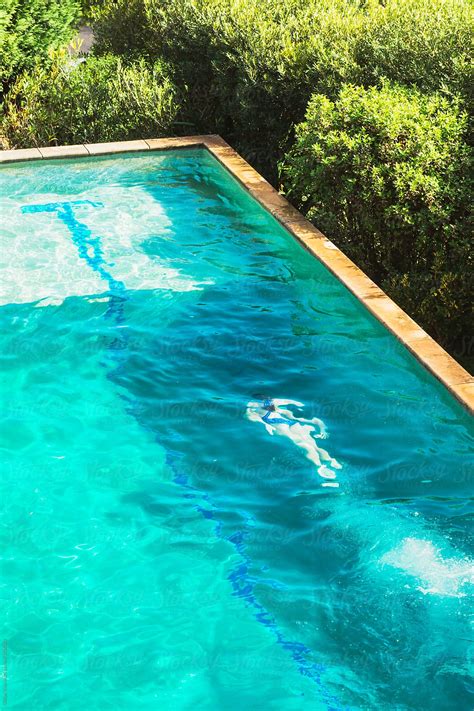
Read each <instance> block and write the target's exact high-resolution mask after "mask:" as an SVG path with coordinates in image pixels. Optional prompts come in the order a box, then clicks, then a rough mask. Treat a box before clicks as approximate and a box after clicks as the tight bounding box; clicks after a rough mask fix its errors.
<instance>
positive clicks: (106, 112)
mask: <svg viewBox="0 0 474 711" xmlns="http://www.w3.org/2000/svg"><path fill="white" fill-rule="evenodd" d="M175 95H176V91H175V88H174V86H173V84H172V82H171V81H170V79H169V78H168V76H167V73H166V70H165V69H164V67H163V66H162V64H161V63H160V62H156V63H155V64H154V65H153V66H152V67H149V66H147V65H146V64H145V63H144V61H143V60H139V61H137V62H136V63H134V64H130V65H128V66H126V65H124V63H123V61H122V60H121V59H120V58H119V57H113V56H103V57H97V58H95V57H91V58H88V59H87V60H81V59H79V60H78V59H70V58H69V57H68V55H67V54H64V53H60V54H59V56H57V57H56V58H55V59H54V61H53V64H52V66H51V67H48V68H47V69H44V68H42V67H40V66H37V67H35V69H34V70H33V71H31V72H29V73H27V74H23V75H22V76H21V77H20V78H19V79H18V80H17V81H16V83H15V84H14V85H13V87H12V89H11V91H10V92H9V95H8V97H7V100H6V102H5V107H4V120H3V130H4V132H5V134H6V135H7V136H8V139H9V142H11V143H13V144H14V145H15V146H18V147H22V146H32V145H33V146H34V145H39V146H41V145H43V146H44V145H61V144H65V143H66V144H67V143H93V142H99V141H116V140H127V139H133V138H151V137H156V136H162V135H165V134H169V133H172V132H173V128H172V124H173V121H174V119H175V116H176V114H177V111H178V104H177V101H176V98H175Z"/></svg>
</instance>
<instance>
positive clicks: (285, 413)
mask: <svg viewBox="0 0 474 711" xmlns="http://www.w3.org/2000/svg"><path fill="white" fill-rule="evenodd" d="M278 414H279V415H283V416H284V417H286V419H287V420H295V422H300V420H299V419H298V418H297V417H295V416H294V414H293V413H292V412H291V410H284V409H283V408H281V407H280V408H278Z"/></svg>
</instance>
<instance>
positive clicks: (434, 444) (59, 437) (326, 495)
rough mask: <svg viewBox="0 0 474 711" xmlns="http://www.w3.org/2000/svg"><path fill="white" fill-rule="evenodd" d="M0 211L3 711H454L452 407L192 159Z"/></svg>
mask: <svg viewBox="0 0 474 711" xmlns="http://www.w3.org/2000/svg"><path fill="white" fill-rule="evenodd" d="M0 194H1V213H2V218H3V219H2V224H1V239H2V246H3V251H2V270H3V271H2V278H1V286H2V294H1V297H0V298H1V302H0V303H1V307H0V322H1V333H2V342H3V345H2V398H3V403H4V408H3V409H4V419H3V420H2V423H1V450H0V451H1V458H2V462H1V472H2V473H1V478H0V481H1V498H0V501H1V514H2V515H1V518H0V524H1V526H0V530H1V536H2V546H1V587H0V604H1V616H2V620H3V639H4V640H5V641H6V650H7V661H8V685H7V692H8V706H9V707H10V708H15V709H16V708H18V709H35V710H38V709H53V708H54V709H67V710H68V711H69V710H71V709H84V708H87V709H91V710H94V709H98V710H99V709H100V710H101V711H103V710H105V709H124V710H125V709H126V710H133V709H153V710H156V709H160V711H165V710H168V709H169V710H173V711H175V710H178V711H181V710H183V711H185V710H186V711H187V710H188V709H194V708H199V709H209V710H216V709H218V710H220V709H223V710H225V711H227V710H228V709H229V710H232V709H241V708H248V709H282V710H284V711H287V710H291V709H310V710H311V711H318V710H319V709H321V710H322V709H370V710H372V709H374V710H375V709H376V710H377V711H379V710H385V709H389V710H393V709H396V710H400V711H401V710H408V709H410V710H414V711H415V710H416V711H424V710H426V711H442V710H443V711H444V710H446V711H448V710H449V711H452V710H453V709H457V710H458V711H470V709H472V706H473V696H472V692H473V686H472V682H471V681H470V671H472V662H473V644H472V641H473V632H472V628H471V627H470V625H469V620H470V613H471V612H472V594H473V583H472V558H473V555H474V554H473V542H472V515H473V511H474V505H473V500H472V483H473V478H474V477H473V439H472V434H473V430H472V420H471V419H470V417H469V416H468V414H467V413H466V412H465V411H464V410H463V409H462V408H461V406H460V405H458V403H457V402H455V401H454V400H453V399H452V398H451V396H450V395H449V394H448V393H447V391H446V390H445V389H444V388H443V387H442V386H441V385H439V383H438V382H437V381H435V380H434V379H433V378H432V377H431V376H430V375H429V374H428V373H427V372H426V371H425V370H424V369H423V368H422V367H421V366H420V365H419V364H418V363H417V362H416V361H415V360H414V359H413V357H411V356H410V355H409V354H408V353H407V352H406V351H405V349H404V348H403V347H402V346H401V345H400V344H399V343H398V342H397V341H396V340H395V339H394V338H393V337H392V336H391V335H390V334H389V333H388V332H387V331H386V330H385V329H384V328H383V327H382V326H381V325H380V324H379V323H378V322H377V321H376V320H375V319H374V318H372V317H371V316H370V314H369V313H368V312H367V311H366V310H365V309H364V308H363V307H362V306H361V305H360V303H359V302H358V301H357V300H356V299H355V298H354V297H353V296H352V295H351V294H350V293H349V292H348V291H347V290H346V289H345V288H344V287H343V286H342V285H341V284H340V283H339V282H338V281H337V280H336V279H335V278H334V277H333V276H332V275H331V274H330V273H329V272H328V271H327V270H326V269H325V268H324V267H323V266H322V265H321V264H320V263H319V262H317V261H316V260H315V259H314V258H313V257H311V256H310V255H309V254H307V253H306V252H305V250H304V249H303V248H302V247H301V246H300V245H299V244H297V243H296V242H295V241H294V240H293V239H292V238H291V237H290V236H289V235H288V234H287V233H286V232H285V231H284V230H283V229H282V228H281V227H280V226H279V225H278V224H277V223H276V222H275V221H274V220H273V218H271V217H270V216H269V215H268V214H267V213H266V212H265V211H264V210H263V209H262V208H261V207H260V206H259V205H258V204H256V203H255V202H254V201H253V200H252V199H250V198H249V197H248V195H247V194H246V193H245V192H244V190H243V189H242V188H241V187H240V186H239V185H238V184H237V183H236V182H235V181H234V180H233V178H231V177H230V176H229V175H228V174H227V173H226V171H225V170H224V169H223V168H222V167H221V166H220V165H219V164H218V163H217V162H216V161H215V160H214V159H213V158H212V157H211V156H210V155H209V154H208V153H207V152H205V151H204V150H187V151H176V152H170V153H165V154H153V153H149V154H128V155H121V156H116V157H101V158H94V159H83V160H74V161H69V160H67V161H65V160H61V161H43V162H38V163H27V164H14V165H10V166H5V167H2V168H1V170H0ZM264 397H267V398H277V399H278V398H280V399H291V400H295V401H300V402H301V403H303V404H304V408H299V407H297V406H289V410H291V411H292V412H293V414H294V416H296V417H298V418H301V417H303V416H304V417H306V418H308V419H311V418H314V417H316V418H318V419H320V420H322V422H323V423H324V426H325V427H326V428H327V433H328V435H329V436H328V438H327V439H325V440H324V441H322V440H320V439H318V440H314V441H315V442H316V441H317V443H318V447H319V451H321V448H324V449H325V450H326V451H327V452H328V453H329V455H330V457H331V458H334V459H336V460H337V462H338V463H339V464H340V468H339V469H337V470H336V469H334V472H333V474H334V478H331V479H329V478H325V477H324V476H321V475H320V474H319V473H318V471H317V467H316V466H315V464H314V463H312V462H311V461H309V460H308V459H307V458H306V457H305V452H304V451H303V449H302V448H301V447H300V446H298V443H296V442H295V441H291V439H290V436H278V433H277V432H274V433H273V434H271V433H270V432H268V431H267V429H266V427H265V426H263V424H262V422H261V421H258V419H257V420H252V419H251V418H250V419H249V417H248V416H247V415H248V414H249V411H248V410H247V405H248V403H249V402H251V401H258V402H261V400H262V398H264ZM270 429H271V428H270ZM287 429H288V431H289V432H290V431H291V432H295V431H297V430H298V427H297V428H296V430H295V429H294V428H287ZM318 431H319V428H318V427H315V430H314V432H313V435H314V434H316V433H317V432H318ZM313 435H311V436H313ZM329 468H331V465H329ZM325 483H326V484H327V483H333V484H334V483H336V484H338V486H337V487H336V486H333V487H327V486H324V484H325ZM470 665H471V667H470Z"/></svg>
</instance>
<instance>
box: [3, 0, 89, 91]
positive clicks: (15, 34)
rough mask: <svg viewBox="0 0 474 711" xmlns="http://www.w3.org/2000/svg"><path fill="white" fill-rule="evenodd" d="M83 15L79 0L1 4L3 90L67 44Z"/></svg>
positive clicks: (6, 1)
mask: <svg viewBox="0 0 474 711" xmlns="http://www.w3.org/2000/svg"><path fill="white" fill-rule="evenodd" d="M80 14H81V4H80V2H79V0H2V6H1V8H0V90H2V88H3V89H4V88H6V87H8V85H9V84H10V83H11V82H12V80H13V79H14V78H15V77H16V76H17V75H18V74H19V73H21V72H22V71H23V70H26V69H31V68H32V67H33V66H34V65H35V64H37V63H38V61H40V60H44V59H47V57H48V52H49V51H50V50H51V49H58V48H59V47H60V46H61V45H63V44H65V43H67V42H68V40H70V39H71V37H72V36H73V34H74V32H75V26H76V23H77V22H78V20H79V17H80Z"/></svg>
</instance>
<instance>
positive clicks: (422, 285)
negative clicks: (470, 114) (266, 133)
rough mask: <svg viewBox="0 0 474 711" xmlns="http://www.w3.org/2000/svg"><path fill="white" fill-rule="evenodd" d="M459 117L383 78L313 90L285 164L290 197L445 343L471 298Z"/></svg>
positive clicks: (467, 170)
mask: <svg viewBox="0 0 474 711" xmlns="http://www.w3.org/2000/svg"><path fill="white" fill-rule="evenodd" d="M466 125H467V116H466V114H465V113H464V112H463V111H461V110H460V109H459V107H458V106H456V105H452V104H451V103H450V102H449V101H448V100H447V99H446V98H445V97H442V96H440V95H439V94H434V95H424V94H422V93H420V92H419V91H417V90H414V89H412V90H409V89H406V88H401V87H397V86H391V85H388V84H384V85H383V86H382V87H381V88H375V87H372V88H369V89H364V88H361V87H354V86H349V85H346V86H344V87H343V88H342V89H341V91H340V94H339V97H338V98H337V100H335V101H331V100H330V99H328V98H327V97H326V96H323V95H320V94H318V95H315V96H313V97H312V99H311V101H310V103H309V106H308V110H307V113H306V120H305V122H304V123H302V124H301V125H300V126H298V128H297V140H296V143H295V146H294V147H293V148H292V150H291V151H290V152H289V154H288V156H287V159H286V162H285V165H284V178H285V181H286V185H287V188H288V194H289V197H290V198H292V199H293V200H294V201H295V202H296V203H297V204H298V205H299V206H300V207H301V209H302V210H303V211H304V212H305V213H306V214H307V216H308V217H309V218H310V219H311V220H313V221H315V222H316V223H317V225H318V226H319V227H320V228H321V229H323V230H324V231H325V232H326V233H327V234H328V236H330V237H331V238H332V239H334V241H335V242H336V243H337V244H338V245H339V246H340V247H341V248H343V249H344V250H345V251H346V252H347V254H348V255H349V256H350V257H351V258H353V259H354V260H355V262H356V263H358V264H359V265H360V266H361V267H362V268H364V269H366V270H367V272H368V273H369V274H370V275H371V276H372V278H374V279H375V281H377V282H378V283H379V284H380V285H381V286H382V288H384V289H385V290H386V291H387V292H388V293H389V294H390V295H391V296H392V297H393V298H394V299H395V300H396V301H397V302H398V303H399V304H400V305H401V306H402V307H404V308H406V310H407V311H408V312H409V313H411V314H413V315H414V317H416V318H417V319H418V320H419V321H420V323H421V324H423V325H424V327H425V328H426V329H427V330H428V331H429V332H430V333H432V334H433V335H434V336H435V337H436V338H437V339H438V340H440V341H442V342H443V343H444V344H445V345H446V346H449V347H456V346H457V344H459V343H460V342H461V340H462V337H463V336H466V331H467V330H468V325H469V310H470V299H471V297H472V287H473V283H472V275H473V274H474V268H473V267H474V265H473V264H472V259H473V258H472V251H471V249H470V248H471V246H472V244H471V239H470V237H469V235H470V232H469V223H468V220H469V214H468V208H469V205H470V204H471V198H472V182H470V176H472V172H471V171H472V152H471V151H470V149H469V147H468V146H467V145H466V143H465V142H464V135H465V132H466Z"/></svg>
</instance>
